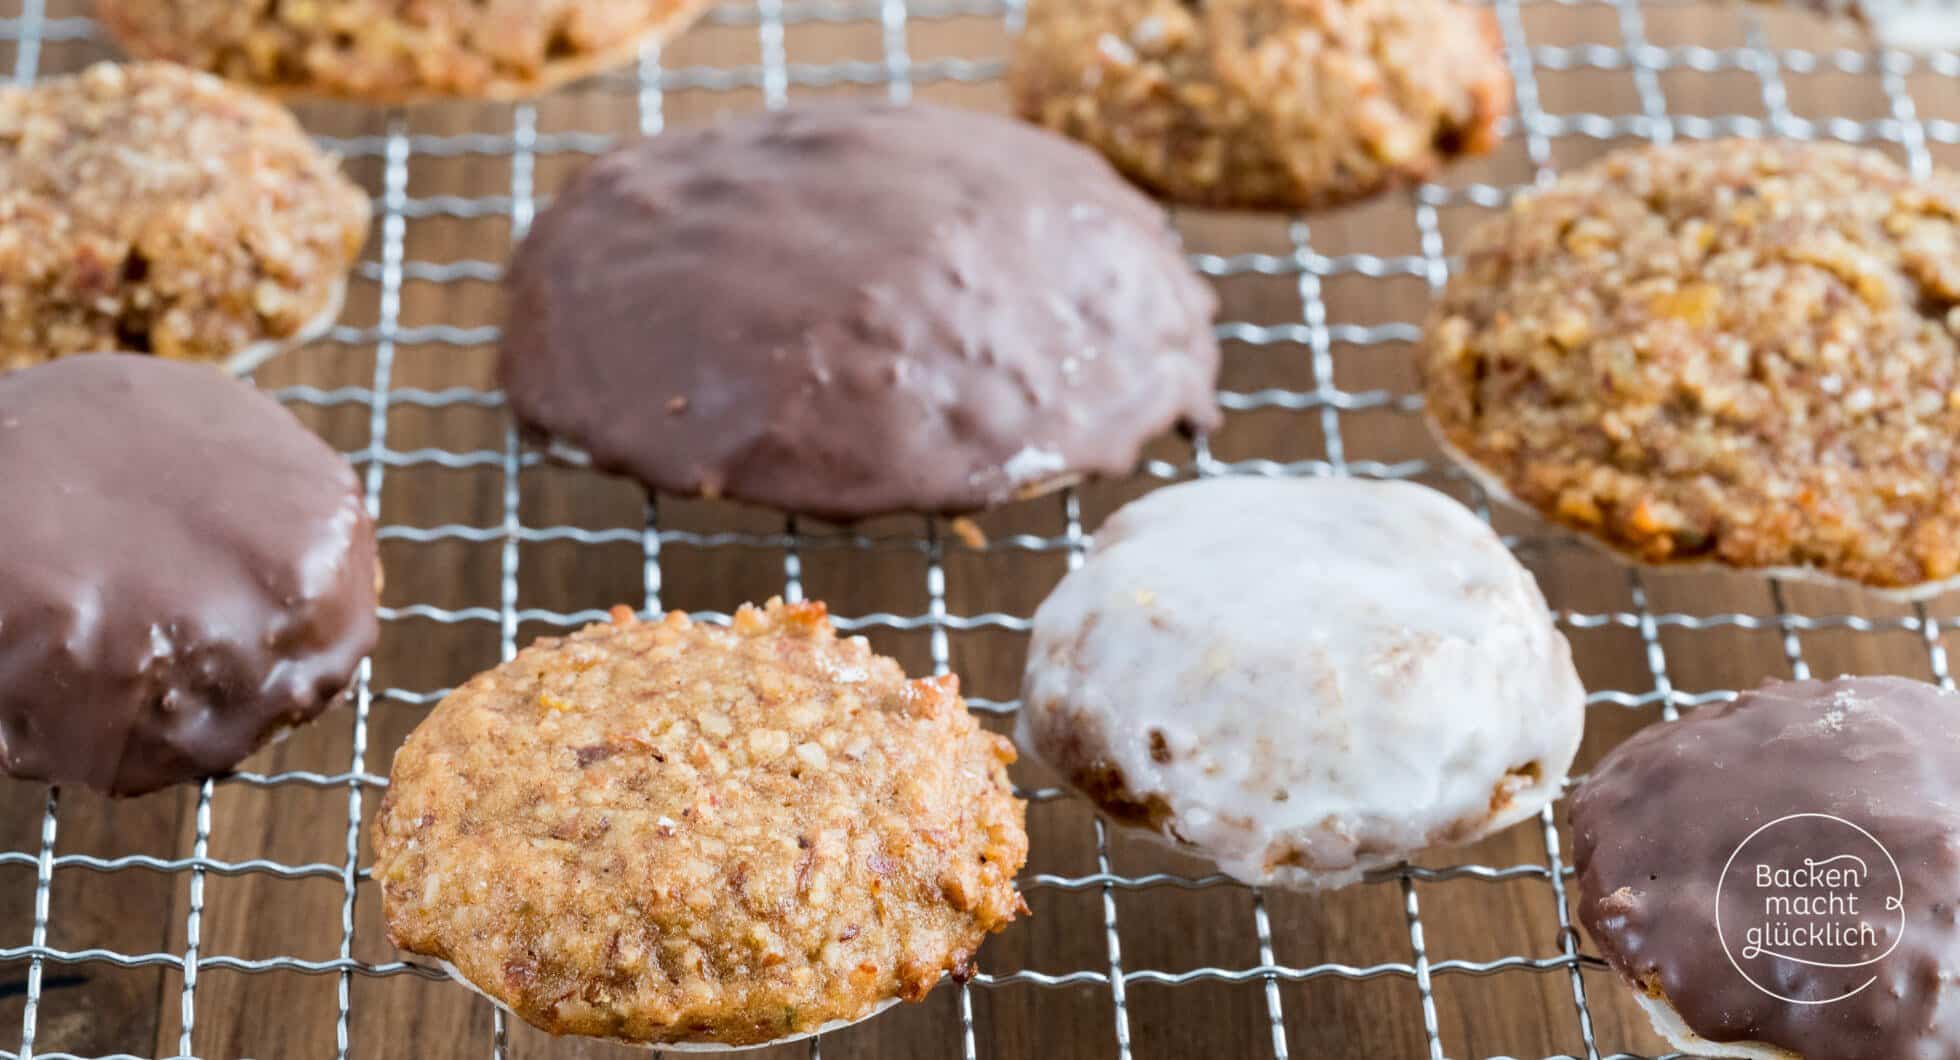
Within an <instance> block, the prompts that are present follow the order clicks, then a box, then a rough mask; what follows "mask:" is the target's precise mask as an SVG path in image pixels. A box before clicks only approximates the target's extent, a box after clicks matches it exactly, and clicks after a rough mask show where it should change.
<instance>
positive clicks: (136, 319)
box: [0, 63, 368, 371]
mask: <svg viewBox="0 0 1960 1060" xmlns="http://www.w3.org/2000/svg"><path fill="white" fill-rule="evenodd" d="M367 224H368V200H367V196H366V195H364V194H362V193H361V190H360V189H359V188H357V187H355V186H354V185H353V184H352V183H350V182H349V181H348V180H347V178H345V177H344V176H342V175H341V173H340V169H339V167H338V166H336V165H335V163H334V161H333V159H332V158H330V157H329V156H327V155H326V154H324V153H322V152H321V151H320V150H319V149H318V148H316V147H315V146H314V145H313V142H312V141H311V140H309V139H307V137H306V133H305V132H304V131H303V130H301V129H300V127H299V124H298V123H297V122H295V121H294V120H293V117H292V115H290V114H288V113H287V112H286V111H285V110H284V109H283V108H281V107H280V106H279V105H278V104H276V103H273V102H271V101H270V100H266V99H261V98H259V97H258V96H255V95H253V94H251V93H249V92H244V91H241V90H239V89H237V88H233V87H231V86H229V85H226V84H225V83H224V82H222V81H219V80H218V79H217V78H214V77H209V76H206V75H204V74H200V73H195V72H193V71H190V70H185V69H183V68H181V67H177V66H171V65H169V64H167V63H143V64H137V65H132V66H119V65H116V64H114V63H100V64H97V65H95V66H91V67H89V68H88V69H87V70H84V71H83V72H81V73H79V74H75V75H72V76H69V77H60V78H55V79H53V80H51V81H44V82H42V83H40V84H38V85H35V86H33V87H29V88H0V370H9V369H14V368H21V367H25V366H27V365H30V364H38V363H40V362H42V361H47V360H52V359H54V358H56V357H63V356H66V355H68V354H73V353H93V352H99V351H104V350H124V351H128V352H132V353H148V354H155V355H156V356H159V357H173V358H182V359H185V360H196V361H207V362H210V363H213V364H221V365H226V366H227V367H229V368H231V369H232V370H234V371H245V370H248V369H250V368H251V367H252V366H253V365H255V364H257V363H258V362H260V361H262V360H264V359H265V358H266V357H268V356H271V355H272V354H274V353H276V352H278V351H279V350H281V349H283V348H285V347H287V346H291V345H295V344H297V343H300V342H304V341H305V340H307V339H309V338H311V337H313V336H315V335H317V334H318V333H320V332H322V331H324V330H325V329H326V327H327V325H329V324H331V323H332V322H333V318H334V316H335V314H336V313H337V312H338V310H339V308H340V297H341V292H342V290H343V289H344V287H345V284H346V277H347V271H348V269H350V268H351V267H352V266H353V264H354V259H355V256H356V255H357V254H358V253H359V252H360V249H361V243H362V241H363V240H364V239H366V237H367Z"/></svg>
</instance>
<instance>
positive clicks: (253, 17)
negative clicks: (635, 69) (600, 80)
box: [96, 0, 706, 103]
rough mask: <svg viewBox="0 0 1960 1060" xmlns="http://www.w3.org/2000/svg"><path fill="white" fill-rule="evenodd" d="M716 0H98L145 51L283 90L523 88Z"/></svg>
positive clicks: (652, 33)
mask: <svg viewBox="0 0 1960 1060" xmlns="http://www.w3.org/2000/svg"><path fill="white" fill-rule="evenodd" d="M705 6H706V3H705V0H96V12H97V15H98V17H100V18H101V19H102V21H103V22H104V23H105V24H106V25H107V26H108V28H109V31H110V33H111V35H113V36H114V37H115V38H116V40H117V41H118V42H120V43H121V44H122V46H123V47H125V48H127V49H129V51H130V52H131V53H133V54H135V55H139V56H143V57H145V58H153V59H169V60H171V61H173V62H179V63H184V64H186V65H188V66H194V67H197V68H199V69H202V70H207V71H210V72H211V73H215V74H221V75H223V76H225V77H228V78H231V79H233V80H237V81H242V82H246V83H248V84H252V85H256V86H258V87H260V88H262V89H265V90H267V91H271V92H277V93H294V94H300V95H315V96H338V97H341V98H346V99H355V100H362V101H365V102H369V103H404V102H412V101H414V100H418V99H427V98H434V97H451V96H454V97H472V98H481V99H513V98H520V97H524V96H531V95H536V94H538V93H541V92H544V91H546V90H548V89H551V88H555V87H557V86H559V85H562V84H564V83H566V82H569V81H574V80H577V79H578V78H581V77H585V76H587V75H588V74H593V73H597V72H599V71H601V70H606V69H609V68H611V67H614V66H619V65H623V64H625V63H628V62H631V61H632V59H633V57H634V56H635V55H636V54H637V53H638V51H639V49H640V47H641V46H642V45H645V44H649V43H654V42H658V41H661V40H665V39H667V38H669V37H671V36H673V35H674V34H677V33H679V32H680V31H681V30H683V29H685V28H687V26H688V24H689V23H691V22H692V21H693V20H694V18H695V16H696V15H698V14H699V13H700V12H701V10H702V9H703V8H704V7H705Z"/></svg>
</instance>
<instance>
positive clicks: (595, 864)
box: [374, 601, 1028, 1045]
mask: <svg viewBox="0 0 1960 1060" xmlns="http://www.w3.org/2000/svg"><path fill="white" fill-rule="evenodd" d="M1013 760H1014V749H1013V747H1012V745H1010V744H1009V743H1008V741H1007V740H1006V739H1004V738H1002V737H999V736H995V735H992V734H990V733H988V732H986V731H985V730H983V729H981V728H980V727H979V726H978V724H977V723H976V722H975V721H974V719H973V718H972V716H971V715H969V714H968V713H967V710H966V705H965V703H964V702H963V701H962V700H961V699H960V697H959V692H958V681H957V679H955V678H952V677H940V678H930V679H920V680H916V681H908V680H907V679H906V678H905V674H904V673H903V671H901V670H900V669H899V667H898V664H897V663H895V662H893V661H892V660H890V659H887V658H884V657H882V656H878V655H874V654H872V652H871V649H870V646H869V645H867V644H866V643H865V641H864V639H863V638H861V637H853V638H849V639H842V640H840V639H838V638H837V637H836V635H835V634H834V633H833V632H832V630H831V626H830V622H829V620H828V619H827V618H826V617H825V614H824V608H823V605H821V604H788V605H785V604H783V603H781V602H779V601H771V602H770V603H769V605H768V606H767V607H766V608H763V609H756V608H752V607H744V608H743V609H742V610H741V611H739V612H738V613H737V614H736V615H735V619H734V624H733V628H732V629H721V628H717V627H713V626H706V625H697V624H694V623H692V622H690V621H689V620H688V619H687V617H686V616H685V615H683V614H681V613H678V612H676V613H674V614H670V615H668V616H667V617H666V618H665V619H662V620H656V621H648V622H640V621H635V620H634V619H633V618H632V617H631V615H630V613H628V612H627V611H626V609H624V608H619V609H617V610H616V612H615V618H614V621H613V622H612V623H610V624H605V623H601V624H597V625H593V626H589V627H587V628H585V629H583V630H580V631H579V632H577V633H574V634H572V635H571V636H569V637H565V638H562V639H559V638H549V639H544V640H540V641H538V642H537V643H535V644H533V645H532V646H531V647H529V648H526V649H525V650H524V651H522V652H520V653H518V655H517V657H516V658H515V659H513V660H511V661H510V662H508V663H505V664H504V665H502V666H500V667H498V668H496V669H494V670H491V671H489V672H488V673H484V674H480V675H478V676H477V677H475V678H473V679H471V680H470V681H469V682H468V683H466V684H465V685H463V686H462V687H461V688H459V689H457V690H456V691H455V692H453V693H451V694H450V695H449V696H448V697H446V698H445V699H444V700H443V701H442V703H441V704H440V705H438V706H437V707H436V709H435V711H434V713H432V714H431V715H430V716H429V717H428V719H427V720H425V721H424V722H423V723H422V724H421V725H420V726H419V727H418V728H417V729H416V730H415V732H414V734H413V735H411V736H410V737H409V739H408V742H407V743H406V744H405V745H403V747H402V749H401V750H400V751H399V752H398V753H397V754H396V756H395V763H394V768H393V771H392V775H391V778H390V783H389V789H388V796H387V799H386V800H385V802H384V803H383V806H382V810H381V817H380V821H379V824H378V827H377V829H376V832H375V840H374V845H375V857H376V861H375V869H374V875H375V878H376V879H378V880H379V881H380V882H381V887H382V903H383V910H384V913H385V915H386V918H387V921H388V930H389V935H390V937H391V938H393V939H394V940H395V942H396V944H397V945H399V946H401V947H403V948H404V949H407V950H411V951H413V952H415V953H420V954H425V955H428V956H430V957H434V958H437V959H439V960H442V961H444V962H447V963H449V964H451V965H453V966H454V968H455V969H456V972H457V973H458V974H460V976H461V977H462V978H463V979H464V980H466V981H467V982H469V983H470V984H471V985H473V986H474V987H476V988H477V989H479V990H480V991H482V992H483V993H485V994H486V995H488V996H489V997H491V998H492V999H493V1000H495V1001H496V1002H497V1003H499V1004H501V1005H504V1006H506V1007H508V1008H509V1009H511V1010H512V1011H514V1012H516V1013H517V1014H518V1015H520V1016H522V1017H523V1018H524V1019H526V1020H529V1021H530V1022H531V1023H533V1024H535V1025H536V1026H538V1027H541V1028H543V1029H545V1030H547V1031H551V1032H553V1033H557V1034H585V1035H594V1036H599V1037H606V1038H613V1039H618V1040H622V1041H628V1042H636V1043H645V1044H667V1043H704V1042H716V1043H724V1044H730V1045H746V1044H755V1043H760V1042H765V1041H770V1040H773V1039H779V1038H783V1037H786V1036H796V1035H802V1034H807V1033H809V1032H810V1031H812V1030H815V1029H818V1028H821V1027H823V1026H824V1025H825V1024H827V1023H830V1022H832V1021H837V1020H851V1019H856V1018H859V1017H861V1016H864V1015H867V1014H869V1013H870V1012H871V1011H873V1010H874V1009H875V1008H877V1007H879V1006H880V1005H882V1004H883V1003H885V1002H887V1001H889V1000H890V999H893V998H905V999H908V1000H917V999H919V998H920V997H923V996H924V995H925V993H926V991H928V990H930V989H931V988H932V986H933V984H934V983H936V982H938V980H939V978H940V975H941V974H942V973H944V972H951V973H952V974H953V975H954V976H955V977H963V976H965V975H967V974H968V973H969V971H970V969H971V967H972V964H971V961H972V958H973V953H974V950H975V948H976V947H978V946H979V945H980V941H981V940H982V939H983V938H984V937H985V936H986V935H987V933H988V932H990V931H997V930H999V929H1000V928H1002V927H1003V926H1005V925H1006V924H1007V922H1008V921H1010V920H1012V919H1013V918H1014V917H1015V916H1016V915H1018V914H1020V913H1022V912H1025V910H1026V907H1025V906H1024V905H1023V904H1022V902H1021V898H1020V895H1019V894H1018V893H1017V892H1016V891H1015V889H1014V883H1013V879H1014V874H1015V873H1016V872H1017V871H1019V869H1020V867H1021V865H1022V863H1023V861H1024V860H1025V859H1026V856H1027V849H1028V840H1027V834H1026V832H1025V830H1024V826H1023V818H1024V813H1025V806H1024V804H1023V803H1022V802H1021V801H1020V800H1018V799H1016V798H1015V797H1014V795H1013V789H1012V787H1011V786H1010V784H1009V783H1008V779H1007V764H1008V763H1009V762H1011V761H1013Z"/></svg>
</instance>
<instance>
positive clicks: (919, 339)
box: [500, 102, 1218, 520]
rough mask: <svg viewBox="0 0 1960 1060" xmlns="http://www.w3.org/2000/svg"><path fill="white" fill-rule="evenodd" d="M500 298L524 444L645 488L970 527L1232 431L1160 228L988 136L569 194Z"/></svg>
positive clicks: (960, 126) (1213, 349)
mask: <svg viewBox="0 0 1960 1060" xmlns="http://www.w3.org/2000/svg"><path fill="white" fill-rule="evenodd" d="M506 285H507V288H508V295H509V308H508V313H507V323H506V327H505V331H504V339H503V349H502V356H501V361H500V372H501V375H502V379H503V384H504V388H505V390H506V391H507V392H508V393H509V397H510V405H511V409H512V411H513V412H515V413H516V415H517V418H518V420H519V422H521V423H522V424H524V425H525V426H526V427H528V428H530V429H531V430H532V431H533V432H535V433H537V434H540V435H543V436H544V437H546V438H549V439H551V440H553V441H555V442H559V443H565V444H569V445H570V446H574V447H577V448H579V449H582V450H584V452H585V453H587V454H588V455H589V456H590V457H591V459H592V461H593V463H594V464H596V465H597V466H598V467H600V468H602V469H605V470H609V471H616V472H623V473H625V474H629V475H631V476H633V477H634V478H637V479H638V480H640V482H642V483H643V484H645V485H646V486H647V487H648V488H650V489H656V490H664V491H670V492H674V493H680V494H699V495H703V496H710V497H715V496H719V497H728V498H732V499H735V500H741V501H748V502H751V503H755V504H761V505H766V506H769V507H774V508H780V509H784V510H787V511H791V512H800V513H804V514H808V515H816V516H820V517H823V518H829V519H840V520H848V519H855V518H860V517H865V516H872V515H880V514H885V513H889V512H895V511H924V512H958V511H965V510H971V509H976V508H981V507H985V506H988V505H992V504H998V503H1001V502H1005V501H1008V500H1012V499H1015V498H1017V497H1022V496H1026V495H1028V494H1029V493H1031V492H1036V491H1039V490H1042V489H1046V488H1051V487H1053V486H1056V485H1058V484H1062V483H1065V482H1067V481H1070V480H1072V479H1073V478H1076V477H1079V476H1081V475H1083V474H1087V473H1106V474H1117V473H1126V472H1128V471H1130V470H1132V469H1133V468H1134V466H1135V462H1136V460H1137V456H1138V451H1139V448H1140V447H1141V446H1142V444H1143V443H1144V442H1145V441H1146V440H1148V439H1149V438H1151V437H1152V436H1153V435H1156V434H1158V433H1160V432H1162V431H1164V430H1165V429H1166V428H1169V427H1171V426H1172V425H1173V424H1176V423H1180V422H1181V423H1184V424H1187V425H1192V426H1197V427H1209V426H1211V425H1213V424H1215V423H1216V422H1217V420H1218V411H1217V407H1216V405H1215V403H1214V400H1213V394H1212V383H1213V379H1214V377H1215V376H1216V374H1217V371H1218V344H1217V341H1216V340H1215V339H1214V337H1213V336H1212V331H1211V314H1212V310H1213V308H1214V305H1215V300H1214V298H1213V295H1212V293H1211V290H1210V288H1209V287H1207V286H1206V285H1205V284H1204V283H1203V282H1201V281H1200V280H1199V279H1198V277H1197V275H1196V274H1195V273H1193V272H1192V270H1191V268H1190V266H1189V265H1188V264H1187V263H1186V262H1185V260H1184V257H1183V255H1182V254H1181V253H1180V252H1179V249H1178V244H1177V241H1176V239H1175V238H1174V237H1173V234H1172V232H1171V230H1170V228H1169V227H1168V223H1167V221H1166V220H1165V217H1164V214H1163V212H1162V211H1161V210H1159V209H1158V208H1157V207H1156V206H1155V205H1154V204H1152V203H1151V202H1150V201H1149V200H1148V199H1145V198H1144V197H1143V196H1142V195H1139V194H1137V193H1136V192H1135V191H1134V190H1132V189H1131V188H1129V187H1127V186H1125V185H1124V184H1123V182H1122V181H1121V180H1120V179H1118V178H1117V176H1116V174H1115V173H1114V172H1112V171H1111V170H1110V168H1109V167H1108V165H1106V164H1104V163H1103V161H1102V160H1101V159H1099V158H1097V157H1096V156H1095V155H1094V154H1093V153H1092V152H1089V151H1087V150H1085V149H1083V148H1082V147H1080V146H1078V145H1076V144H1072V143H1069V142H1068V141H1066V140H1063V139H1061V138H1059V137H1056V136H1053V135H1051V134H1049V133H1045V132H1042V131H1041V130H1039V129H1035V128H1032V127H1030V126H1028V125H1025V124H1022V123H1020V122H1016V121H1012V120H1010V119H1006V118H1000V117H994V116H991V115H984V114H979V113H975V112H971V111H960V110H949V109H946V108H942V107H934V106H928V105H923V104H915V105H912V106H895V105H892V104H888V103H875V102H872V103H868V102H856V103H839V104H829V105H815V106H794V107H789V108H786V109H783V110H778V111H773V112H770V113H766V114H755V115H745V116H743V117H739V118H732V119H729V120H727V121H724V122H721V123H718V124H712V125H704V126H698V127H692V128H683V129H675V130H670V131H668V132H665V133H662V134H661V135H659V136H657V137H654V138H652V139H649V140H645V141H642V142H640V143H637V144H634V145H631V146H628V147H626V148H624V149H622V150H619V151H616V152H614V153H613V154H611V155H608V156H606V157H604V158H601V159H599V160H597V161H595V162H593V163H592V164H591V165H590V166H588V167H587V168H586V169H585V170H584V171H583V172H581V173H580V174H579V175H578V176H576V177H575V178H573V179H572V181H571V182H570V183H569V184H568V185H567V186H566V187H565V188H564V189H563V190H562V191H561V192H560V193H559V194H558V196H557V198H556V200H555V201H554V202H553V203H552V205H551V207H550V208H549V209H547V210H545V211H544V212H543V213H541V214H540V215H539V216H538V219H537V223H536V224H535V225H533V226H532V228H531V232H530V235H529V236H528V238H526V239H525V241H524V244H523V246H522V247H521V248H520V249H519V250H518V252H517V256H516V259H515V260H514V261H513V262H512V263H511V268H510V272H509V275H508V277H507V279H506Z"/></svg>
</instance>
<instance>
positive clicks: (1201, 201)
mask: <svg viewBox="0 0 1960 1060" xmlns="http://www.w3.org/2000/svg"><path fill="white" fill-rule="evenodd" d="M1008 79H1009V85H1010V87H1011V89H1012V91H1013V94H1014V98H1015V100H1016V104H1017V106H1018V107H1019V108H1020V111H1021V113H1022V114H1024V115H1026V116H1027V117H1028V118H1029V119H1030V120H1032V121H1036V122H1040V123H1041V124H1043V125H1046V126H1048V127H1050V128H1052V129H1055V130H1057V131H1059V132H1063V133H1066V134H1068V135H1070V136H1073V137H1076V138H1077V139H1080V140H1082V141H1084V142H1086V143H1089V144H1091V145H1093V146H1094V147H1095V148H1096V149H1097V150H1099V151H1101V152H1103V154H1105V155H1107V156H1108V157H1109V159H1110V161H1112V162H1114V163H1115V164H1116V168H1118V169H1120V170H1122V171H1123V173H1124V174H1126V175H1127V176H1129V178H1130V179H1132V180H1134V181H1136V182H1137V183H1138V184H1141V185H1142V186H1144V187H1145V188H1148V189H1150V190H1151V191H1153V192H1155V193H1157V194H1159V195H1162V196H1164V197H1166V198H1169V199H1174V200H1177V201H1179V202H1186V203H1192V204H1196V205H1202V206H1235V207H1252V208H1256V209H1303V208H1304V209H1310V208H1314V207H1321V206H1328V205H1333V204H1336V203H1341V202H1345V201H1348V200H1351V199H1356V198H1360V197H1362V196H1366V195H1370V194H1373V193H1375V192H1377V191H1380V190H1382V189H1383V188H1386V187H1390V186H1394V185H1399V184H1405V183H1409V182H1413V181H1419V180H1423V179H1425V178H1427V177H1428V176H1429V175H1431V174H1432V173H1434V172H1435V171H1436V169H1437V167H1439V166H1441V165H1442V164H1443V163H1444V162H1446V161H1448V160H1449V159H1452V158H1455V157H1458V156H1461V155H1466V154H1481V153H1483V152H1485V151H1488V150H1490V149H1491V148H1492V147H1493V146H1495V145H1496V143H1497V122H1498V119H1499V118H1501V117H1503V116H1504V114H1505V113H1506V112H1507V111H1508V110H1509V108H1510V93H1511V79H1510V75H1509V74H1508V73H1507V72H1506V69H1505V65H1504V58H1503V51H1502V47H1501V43H1500V41H1499V39H1498V34H1497V25H1496V22H1495V21H1494V20H1493V18H1492V16H1491V14H1490V12H1489V11H1488V10H1484V9H1482V8H1478V7H1474V6H1471V5H1469V4H1464V3H1458V2H1457V0H1340V2H1327V3H1319V2H1307V0H1203V2H1199V3H1193V2H1188V0H1034V2H1033V3H1031V4H1030V5H1029V7H1028V13H1027V28H1026V29H1025V30H1024V31H1023V32H1022V33H1021V35H1020V37H1019V38H1018V39H1017V40H1016V42H1015V47H1014V56H1013V60H1012V64H1011V66H1010V68H1009V71H1008Z"/></svg>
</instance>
